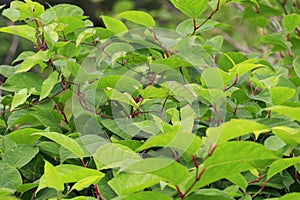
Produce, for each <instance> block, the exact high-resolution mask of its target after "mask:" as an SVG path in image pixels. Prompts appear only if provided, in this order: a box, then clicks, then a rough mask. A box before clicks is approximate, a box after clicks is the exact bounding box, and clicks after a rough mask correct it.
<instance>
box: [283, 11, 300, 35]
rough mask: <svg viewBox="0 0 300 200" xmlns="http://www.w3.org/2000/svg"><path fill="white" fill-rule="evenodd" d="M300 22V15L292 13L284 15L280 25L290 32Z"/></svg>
mask: <svg viewBox="0 0 300 200" xmlns="http://www.w3.org/2000/svg"><path fill="white" fill-rule="evenodd" d="M299 24H300V15H299V14H296V13H293V14H289V15H285V16H284V17H283V19H282V25H283V27H284V29H285V30H286V31H287V32H292V31H293V30H294V29H295V28H297V26H298V25H299Z"/></svg>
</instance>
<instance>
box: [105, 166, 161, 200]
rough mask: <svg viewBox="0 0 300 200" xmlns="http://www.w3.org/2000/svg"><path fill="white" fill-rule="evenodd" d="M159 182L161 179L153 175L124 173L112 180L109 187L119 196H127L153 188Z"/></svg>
mask: <svg viewBox="0 0 300 200" xmlns="http://www.w3.org/2000/svg"><path fill="white" fill-rule="evenodd" d="M159 181H160V178H159V177H157V176H155V175H152V174H145V173H141V174H133V173H125V172H122V173H120V174H118V175H117V176H115V177H114V178H113V179H112V180H110V181H109V182H108V185H109V186H110V187H111V188H112V189H113V190H114V191H115V192H116V193H117V194H118V195H126V194H130V193H133V192H137V191H141V190H143V189H145V188H147V187H151V186H153V185H155V184H157V183H158V182H159Z"/></svg>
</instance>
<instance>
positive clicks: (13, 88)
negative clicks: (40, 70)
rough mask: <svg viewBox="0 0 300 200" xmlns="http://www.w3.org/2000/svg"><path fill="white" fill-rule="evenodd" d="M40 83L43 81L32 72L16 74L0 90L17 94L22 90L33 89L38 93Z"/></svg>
mask: <svg viewBox="0 0 300 200" xmlns="http://www.w3.org/2000/svg"><path fill="white" fill-rule="evenodd" d="M42 83H43V79H42V78H41V77H39V76H38V75H36V74H34V73H32V72H24V73H17V74H14V75H13V76H11V77H9V78H8V79H7V80H6V81H5V83H4V84H3V85H2V89H3V90H6V91H9V92H18V91H20V90H21V89H23V88H27V89H31V88H35V90H37V91H40V90H41V85H42ZM33 93H34V92H33Z"/></svg>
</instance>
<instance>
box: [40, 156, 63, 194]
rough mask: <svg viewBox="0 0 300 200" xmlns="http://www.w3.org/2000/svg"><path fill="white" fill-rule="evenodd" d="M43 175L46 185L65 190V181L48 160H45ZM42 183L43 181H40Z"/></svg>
mask: <svg viewBox="0 0 300 200" xmlns="http://www.w3.org/2000/svg"><path fill="white" fill-rule="evenodd" d="M43 176H44V184H45V187H49V188H54V189H56V190H57V191H62V190H64V182H63V180H62V178H61V176H60V174H59V172H58V171H57V169H55V167H54V166H53V165H52V164H51V163H49V162H48V161H45V166H44V175H43ZM40 184H41V182H40Z"/></svg>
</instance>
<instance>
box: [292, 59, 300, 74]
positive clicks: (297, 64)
mask: <svg viewBox="0 0 300 200" xmlns="http://www.w3.org/2000/svg"><path fill="white" fill-rule="evenodd" d="M293 67H294V70H295V72H296V74H297V76H298V77H299V78H300V55H299V56H297V57H296V58H295V59H294V60H293Z"/></svg>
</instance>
